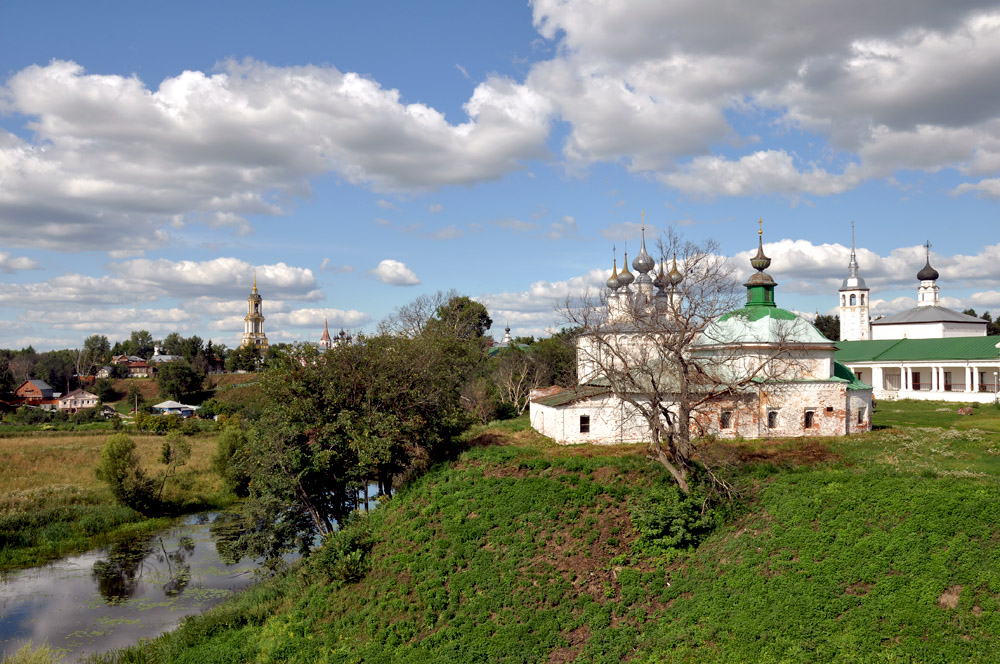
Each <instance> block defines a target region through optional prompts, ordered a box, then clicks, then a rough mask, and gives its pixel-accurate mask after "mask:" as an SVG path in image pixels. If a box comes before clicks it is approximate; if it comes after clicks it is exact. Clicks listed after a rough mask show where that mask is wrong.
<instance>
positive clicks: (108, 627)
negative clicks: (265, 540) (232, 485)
mask: <svg viewBox="0 0 1000 664" xmlns="http://www.w3.org/2000/svg"><path fill="white" fill-rule="evenodd" d="M216 518H217V515H215V514H199V515H195V516H191V517H188V518H187V519H185V520H183V521H181V522H179V524H178V525H176V526H174V527H172V528H170V529H169V530H167V531H163V532H159V533H155V534H152V535H150V534H146V535H142V536H138V537H136V538H135V539H132V540H129V541H124V542H120V543H116V544H115V545H113V546H111V547H109V548H106V549H99V550H96V551H91V552H89V553H85V554H82V555H78V556H72V557H69V558H64V559H62V560H60V561H58V562H55V563H52V564H49V565H44V566H42V567H35V568H31V569H27V570H22V571H18V572H12V573H10V574H7V575H5V576H3V577H2V578H0V659H2V657H3V655H5V654H6V655H11V654H13V653H14V652H16V651H17V649H18V648H19V647H20V646H21V645H22V644H23V643H24V642H25V641H27V640H29V639H30V640H31V641H32V643H33V644H35V645H40V644H41V643H43V642H44V643H47V644H48V645H49V647H51V648H56V649H59V650H61V651H63V652H65V654H66V659H65V660H62V661H65V662H76V661H78V660H79V659H81V658H83V657H85V656H87V655H90V654H93V653H96V652H103V651H106V650H112V649H115V648H122V647H124V646H128V645H132V644H134V643H136V642H137V641H138V640H139V639H144V638H152V637H155V636H157V635H159V634H161V633H163V632H165V631H167V630H170V629H173V628H174V627H176V626H177V625H178V624H179V623H180V621H181V620H182V619H183V618H184V617H185V616H189V615H192V614H196V613H201V612H203V611H204V610H205V609H207V608H209V607H211V606H213V605H215V604H218V603H219V602H221V601H222V600H223V599H225V598H226V597H229V596H230V595H232V594H233V593H234V592H236V591H239V590H242V589H243V588H245V587H247V586H248V585H250V584H251V583H253V581H254V570H255V569H256V567H257V563H255V562H253V561H242V562H240V563H238V564H235V565H228V564H226V563H224V562H223V561H222V559H221V557H220V555H219V553H218V551H217V550H216V547H215V542H214V541H213V538H212V535H211V533H210V532H209V528H210V525H211V523H212V521H214V520H215V519H216Z"/></svg>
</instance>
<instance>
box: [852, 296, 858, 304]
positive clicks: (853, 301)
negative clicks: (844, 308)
mask: <svg viewBox="0 0 1000 664" xmlns="http://www.w3.org/2000/svg"><path fill="white" fill-rule="evenodd" d="M857 303H858V296H857V295H853V294H852V295H851V306H852V307H853V306H854V305H856V304H857Z"/></svg>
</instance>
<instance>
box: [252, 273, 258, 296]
mask: <svg viewBox="0 0 1000 664" xmlns="http://www.w3.org/2000/svg"><path fill="white" fill-rule="evenodd" d="M253 292H254V293H256V292H257V269H256V268H254V271H253Z"/></svg>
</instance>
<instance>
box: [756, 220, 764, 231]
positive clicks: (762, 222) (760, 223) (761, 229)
mask: <svg viewBox="0 0 1000 664" xmlns="http://www.w3.org/2000/svg"><path fill="white" fill-rule="evenodd" d="M757 224H758V225H759V226H760V228H758V229H757V235H763V234H764V217H761V218H760V219H758V220H757Z"/></svg>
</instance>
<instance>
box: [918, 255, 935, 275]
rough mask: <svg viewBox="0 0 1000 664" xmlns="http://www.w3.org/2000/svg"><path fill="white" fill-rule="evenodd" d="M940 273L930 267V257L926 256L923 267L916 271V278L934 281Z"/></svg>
mask: <svg viewBox="0 0 1000 664" xmlns="http://www.w3.org/2000/svg"><path fill="white" fill-rule="evenodd" d="M940 276H941V275H940V274H938V271H937V270H935V269H934V268H932V267H931V257H930V256H928V257H927V262H926V263H925V264H924V267H923V269H921V270H920V272H917V279H918V280H920V281H936V280H937V278H938V277H940Z"/></svg>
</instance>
